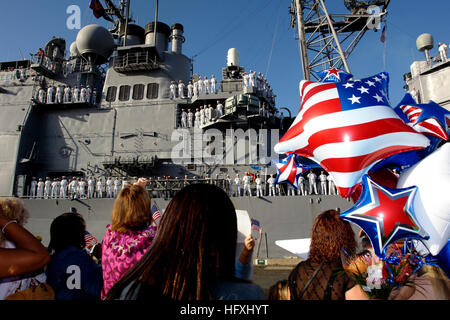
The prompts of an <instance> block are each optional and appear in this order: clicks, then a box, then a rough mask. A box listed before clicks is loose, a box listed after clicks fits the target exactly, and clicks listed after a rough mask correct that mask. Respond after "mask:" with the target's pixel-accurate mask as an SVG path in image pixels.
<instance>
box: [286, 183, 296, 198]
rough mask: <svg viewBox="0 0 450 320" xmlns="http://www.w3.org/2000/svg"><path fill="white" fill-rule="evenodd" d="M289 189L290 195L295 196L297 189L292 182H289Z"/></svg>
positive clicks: (288, 193)
mask: <svg viewBox="0 0 450 320" xmlns="http://www.w3.org/2000/svg"><path fill="white" fill-rule="evenodd" d="M287 189H288V192H287V195H288V196H295V189H294V187H293V186H292V185H291V184H290V183H288V184H287Z"/></svg>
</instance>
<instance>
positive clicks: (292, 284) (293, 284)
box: [289, 263, 323, 300]
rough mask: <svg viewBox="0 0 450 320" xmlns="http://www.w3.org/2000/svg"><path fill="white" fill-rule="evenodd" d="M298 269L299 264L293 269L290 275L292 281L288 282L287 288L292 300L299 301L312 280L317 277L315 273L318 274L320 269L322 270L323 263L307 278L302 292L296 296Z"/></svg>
mask: <svg viewBox="0 0 450 320" xmlns="http://www.w3.org/2000/svg"><path fill="white" fill-rule="evenodd" d="M299 267H300V263H299V264H298V265H297V267H295V269H294V272H293V273H292V274H293V276H294V279H293V280H292V281H289V286H290V288H291V294H292V296H293V300H301V299H302V297H303V294H304V293H305V292H306V289H308V287H309V286H310V285H311V282H312V281H313V280H314V278H315V277H316V276H317V273H319V271H320V269H322V267H323V263H321V264H320V265H319V266H318V267H317V268H316V270H314V273H313V274H312V276H311V277H310V278H309V280H308V282H307V283H306V285H305V286H304V287H303V289H302V291H301V292H300V294H299V295H298V296H297V275H298V269H299Z"/></svg>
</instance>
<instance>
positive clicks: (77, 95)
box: [35, 85, 97, 104]
mask: <svg viewBox="0 0 450 320" xmlns="http://www.w3.org/2000/svg"><path fill="white" fill-rule="evenodd" d="M35 99H36V100H37V101H39V103H41V104H53V103H58V104H62V103H77V102H83V103H93V104H95V103H97V89H96V88H91V86H90V85H87V86H84V85H81V86H74V87H73V88H72V87H71V86H69V85H49V86H48V87H47V89H45V88H43V87H39V88H38V89H37V90H36V96H35Z"/></svg>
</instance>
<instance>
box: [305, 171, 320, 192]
mask: <svg viewBox="0 0 450 320" xmlns="http://www.w3.org/2000/svg"><path fill="white" fill-rule="evenodd" d="M306 177H307V178H308V183H309V192H308V194H312V192H313V189H314V193H315V194H319V192H318V191H317V184H316V178H317V176H316V174H315V173H314V172H313V171H312V170H310V172H309V173H308V175H307V176H306Z"/></svg>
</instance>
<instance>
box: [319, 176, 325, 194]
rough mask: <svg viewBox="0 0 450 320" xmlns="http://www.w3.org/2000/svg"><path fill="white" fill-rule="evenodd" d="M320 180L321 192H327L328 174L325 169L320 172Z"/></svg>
mask: <svg viewBox="0 0 450 320" xmlns="http://www.w3.org/2000/svg"><path fill="white" fill-rule="evenodd" d="M319 181H320V193H321V194H327V176H326V174H325V173H324V172H323V171H321V172H320V176H319Z"/></svg>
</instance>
